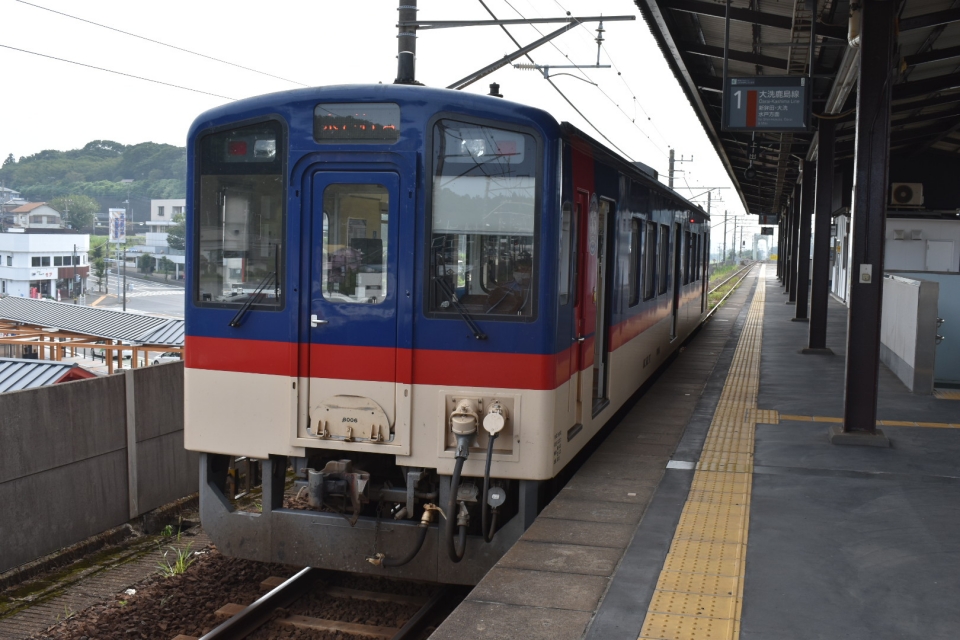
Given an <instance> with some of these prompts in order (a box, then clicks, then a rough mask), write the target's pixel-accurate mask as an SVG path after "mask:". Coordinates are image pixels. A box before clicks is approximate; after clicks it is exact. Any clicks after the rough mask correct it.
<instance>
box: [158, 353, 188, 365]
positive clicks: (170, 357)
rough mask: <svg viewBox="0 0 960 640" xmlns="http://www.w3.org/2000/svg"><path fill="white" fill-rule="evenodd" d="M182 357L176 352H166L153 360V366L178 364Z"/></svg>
mask: <svg viewBox="0 0 960 640" xmlns="http://www.w3.org/2000/svg"><path fill="white" fill-rule="evenodd" d="M180 359H181V356H180V354H179V353H178V352H176V351H165V352H164V353H161V354H160V355H159V356H157V357H156V358H154V359H153V364H163V363H165V362H176V361H177V360H180Z"/></svg>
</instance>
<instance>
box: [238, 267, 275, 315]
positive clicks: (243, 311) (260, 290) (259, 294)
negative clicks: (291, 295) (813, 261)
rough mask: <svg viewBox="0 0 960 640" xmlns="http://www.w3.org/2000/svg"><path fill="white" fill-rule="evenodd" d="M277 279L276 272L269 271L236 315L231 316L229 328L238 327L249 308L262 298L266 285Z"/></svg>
mask: <svg viewBox="0 0 960 640" xmlns="http://www.w3.org/2000/svg"><path fill="white" fill-rule="evenodd" d="M276 277H277V272H276V271H271V272H270V273H268V274H267V275H266V276H265V277H264V278H263V280H261V281H260V284H258V285H257V288H256V289H255V290H254V292H253V295H251V296H250V297H249V298H247V301H246V302H244V303H243V306H242V307H240V310H239V311H237V315H235V316H233V320H231V321H230V326H231V327H239V326H240V324H241V323H242V322H243V318H244V317H245V316H246V315H247V313H248V312H249V311H250V307H252V306H253V303H254V302H257V301H258V300H260V298H261V297H262V296H263V290H264V289H266V288H267V285H268V284H270V282H271V281H272V280H274V279H275V278H276ZM278 293H279V283H278Z"/></svg>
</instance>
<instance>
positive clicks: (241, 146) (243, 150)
mask: <svg viewBox="0 0 960 640" xmlns="http://www.w3.org/2000/svg"><path fill="white" fill-rule="evenodd" d="M227 155H228V156H245V155H247V141H246V140H229V141H228V142H227Z"/></svg>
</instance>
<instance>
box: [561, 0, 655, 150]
mask: <svg viewBox="0 0 960 640" xmlns="http://www.w3.org/2000/svg"><path fill="white" fill-rule="evenodd" d="M553 3H554V4H555V5H557V6H558V7H560V9H561V10H562V11H563V12H564V13H566V14H567V15H569V14H570V12H569V11H567V9H566V7H564V6H563V5H562V4H560V3H559V2H558V0H553ZM577 24H579V25H580V27H581V28H582V29H583V30H584V31H585V32H586V33H587V34H589V36H590V39H591V40H594V37H593V32H592V31H590V29H589V28H588V27H587V25H585V24H583V23H582V22H579V21H578V22H577ZM600 48H601V50H603V52H604V53H605V54H606V55H607V60H608V61H609V62H610V65H611V66H612V67H613V70H614V71H616V72H617V77H618V78H620V82H622V83H623V86H625V87H626V88H627V91H629V92H630V99H631V100H632V101H633V106H634V109H636V108H637V107H640V111H642V112H643V115H644V116H646V117H647V120H648V121H649V122H650V125H651V126H652V127H653V129H654V131H656V132H657V135H659V136H660V139H661V140H663V143H664V144H666V145H667V148H668V149H669V148H670V146H671V145H670V141H669V140H667V138H666V136H664V135H663V132H662V131H660V127H658V126H657V123H656V122H654V120H653V118H652V117H650V114H649V113H647V110H646V109H644V108H643V103H642V102H640V101H639V100H638V99H637V92H636V91H634V90H633V87H631V86H630V83H628V82H627V79H626V78H624V77H623V72H622V71H620V67H619V66H618V65H617V63H616V61H614V59H613V56H611V55H610V51H609V50H608V49H607V47H606V46H604V45H603V44H601V45H600ZM617 106H618V107H619V105H617ZM624 115H626V114H624ZM634 115H636V114H634ZM627 117H629V116H627ZM634 119H635V118H634Z"/></svg>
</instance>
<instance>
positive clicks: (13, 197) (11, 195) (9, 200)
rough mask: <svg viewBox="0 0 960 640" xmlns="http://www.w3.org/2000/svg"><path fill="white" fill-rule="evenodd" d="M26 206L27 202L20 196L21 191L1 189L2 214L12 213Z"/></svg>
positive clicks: (0, 205)
mask: <svg viewBox="0 0 960 640" xmlns="http://www.w3.org/2000/svg"><path fill="white" fill-rule="evenodd" d="M24 204H27V201H26V200H24V199H23V198H22V197H21V196H20V192H19V191H14V190H13V189H8V188H6V187H0V212H6V211H10V210H11V209H16V208H17V207H19V206H21V205H24Z"/></svg>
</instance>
